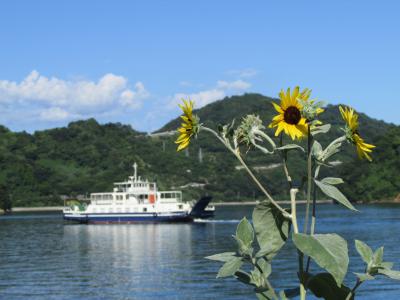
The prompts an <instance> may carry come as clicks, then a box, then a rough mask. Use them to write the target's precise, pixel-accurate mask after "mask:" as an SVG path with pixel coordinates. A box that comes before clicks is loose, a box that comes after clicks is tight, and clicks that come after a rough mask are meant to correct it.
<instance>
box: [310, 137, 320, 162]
mask: <svg viewBox="0 0 400 300" xmlns="http://www.w3.org/2000/svg"><path fill="white" fill-rule="evenodd" d="M311 153H312V155H313V156H314V157H315V158H316V159H319V157H320V156H321V154H322V146H321V144H320V143H319V142H318V141H314V143H313V145H312V148H311Z"/></svg>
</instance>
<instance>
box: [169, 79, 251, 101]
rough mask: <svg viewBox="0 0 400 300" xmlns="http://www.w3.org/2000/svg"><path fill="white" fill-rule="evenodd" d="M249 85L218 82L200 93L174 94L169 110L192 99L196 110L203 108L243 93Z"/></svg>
mask: <svg viewBox="0 0 400 300" xmlns="http://www.w3.org/2000/svg"><path fill="white" fill-rule="evenodd" d="M250 87H251V84H250V83H249V82H246V81H243V80H236V81H224V80H219V81H217V83H216V86H215V87H214V88H211V89H208V90H204V91H200V92H197V93H189V94H188V93H176V94H175V95H174V96H173V97H171V100H170V102H169V106H170V107H171V108H174V107H176V105H177V104H178V103H180V102H181V101H182V99H188V98H189V99H192V100H194V101H195V103H196V108H200V107H203V106H205V105H207V104H209V103H211V102H214V101H217V100H221V99H223V98H225V97H226V96H230V95H234V94H241V93H242V92H243V91H245V90H247V89H249V88H250Z"/></svg>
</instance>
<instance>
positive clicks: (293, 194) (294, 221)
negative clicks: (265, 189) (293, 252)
mask: <svg viewBox="0 0 400 300" xmlns="http://www.w3.org/2000/svg"><path fill="white" fill-rule="evenodd" d="M298 191H299V190H298V189H290V208H291V215H292V224H293V231H294V233H295V234H297V233H299V227H298V225H297V213H296V194H297V192H298ZM297 253H298V254H299V274H300V300H305V299H306V293H307V291H306V289H305V288H304V285H303V282H302V278H303V253H302V252H300V251H299V250H297Z"/></svg>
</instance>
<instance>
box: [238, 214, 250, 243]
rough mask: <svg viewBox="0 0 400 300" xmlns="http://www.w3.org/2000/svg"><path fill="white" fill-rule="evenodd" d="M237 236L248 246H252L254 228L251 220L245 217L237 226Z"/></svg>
mask: <svg viewBox="0 0 400 300" xmlns="http://www.w3.org/2000/svg"><path fill="white" fill-rule="evenodd" d="M236 238H237V239H239V240H241V241H242V242H243V244H244V245H245V246H246V247H250V246H251V244H252V243H253V240H254V230H253V226H251V224H250V222H249V221H248V220H247V219H246V217H244V218H243V219H242V220H241V221H240V223H239V225H238V226H237V228H236Z"/></svg>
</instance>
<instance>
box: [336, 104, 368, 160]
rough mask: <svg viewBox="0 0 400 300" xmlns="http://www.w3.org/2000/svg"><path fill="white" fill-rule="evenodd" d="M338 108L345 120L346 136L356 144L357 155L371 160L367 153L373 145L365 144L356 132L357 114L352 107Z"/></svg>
mask: <svg viewBox="0 0 400 300" xmlns="http://www.w3.org/2000/svg"><path fill="white" fill-rule="evenodd" d="M339 110H340V114H341V115H342V118H343V120H344V121H345V122H346V127H347V128H346V130H345V132H346V136H347V138H348V139H349V140H350V141H351V142H352V143H353V144H354V145H355V146H356V149H357V154H358V157H359V158H360V159H363V158H366V159H368V160H369V161H372V158H371V156H370V155H369V153H371V152H372V149H373V148H375V146H374V145H371V144H367V143H366V142H365V141H364V139H363V138H362V137H361V136H360V134H359V133H358V115H357V114H356V113H355V112H354V109H352V108H349V107H345V108H344V109H343V107H341V106H339Z"/></svg>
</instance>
